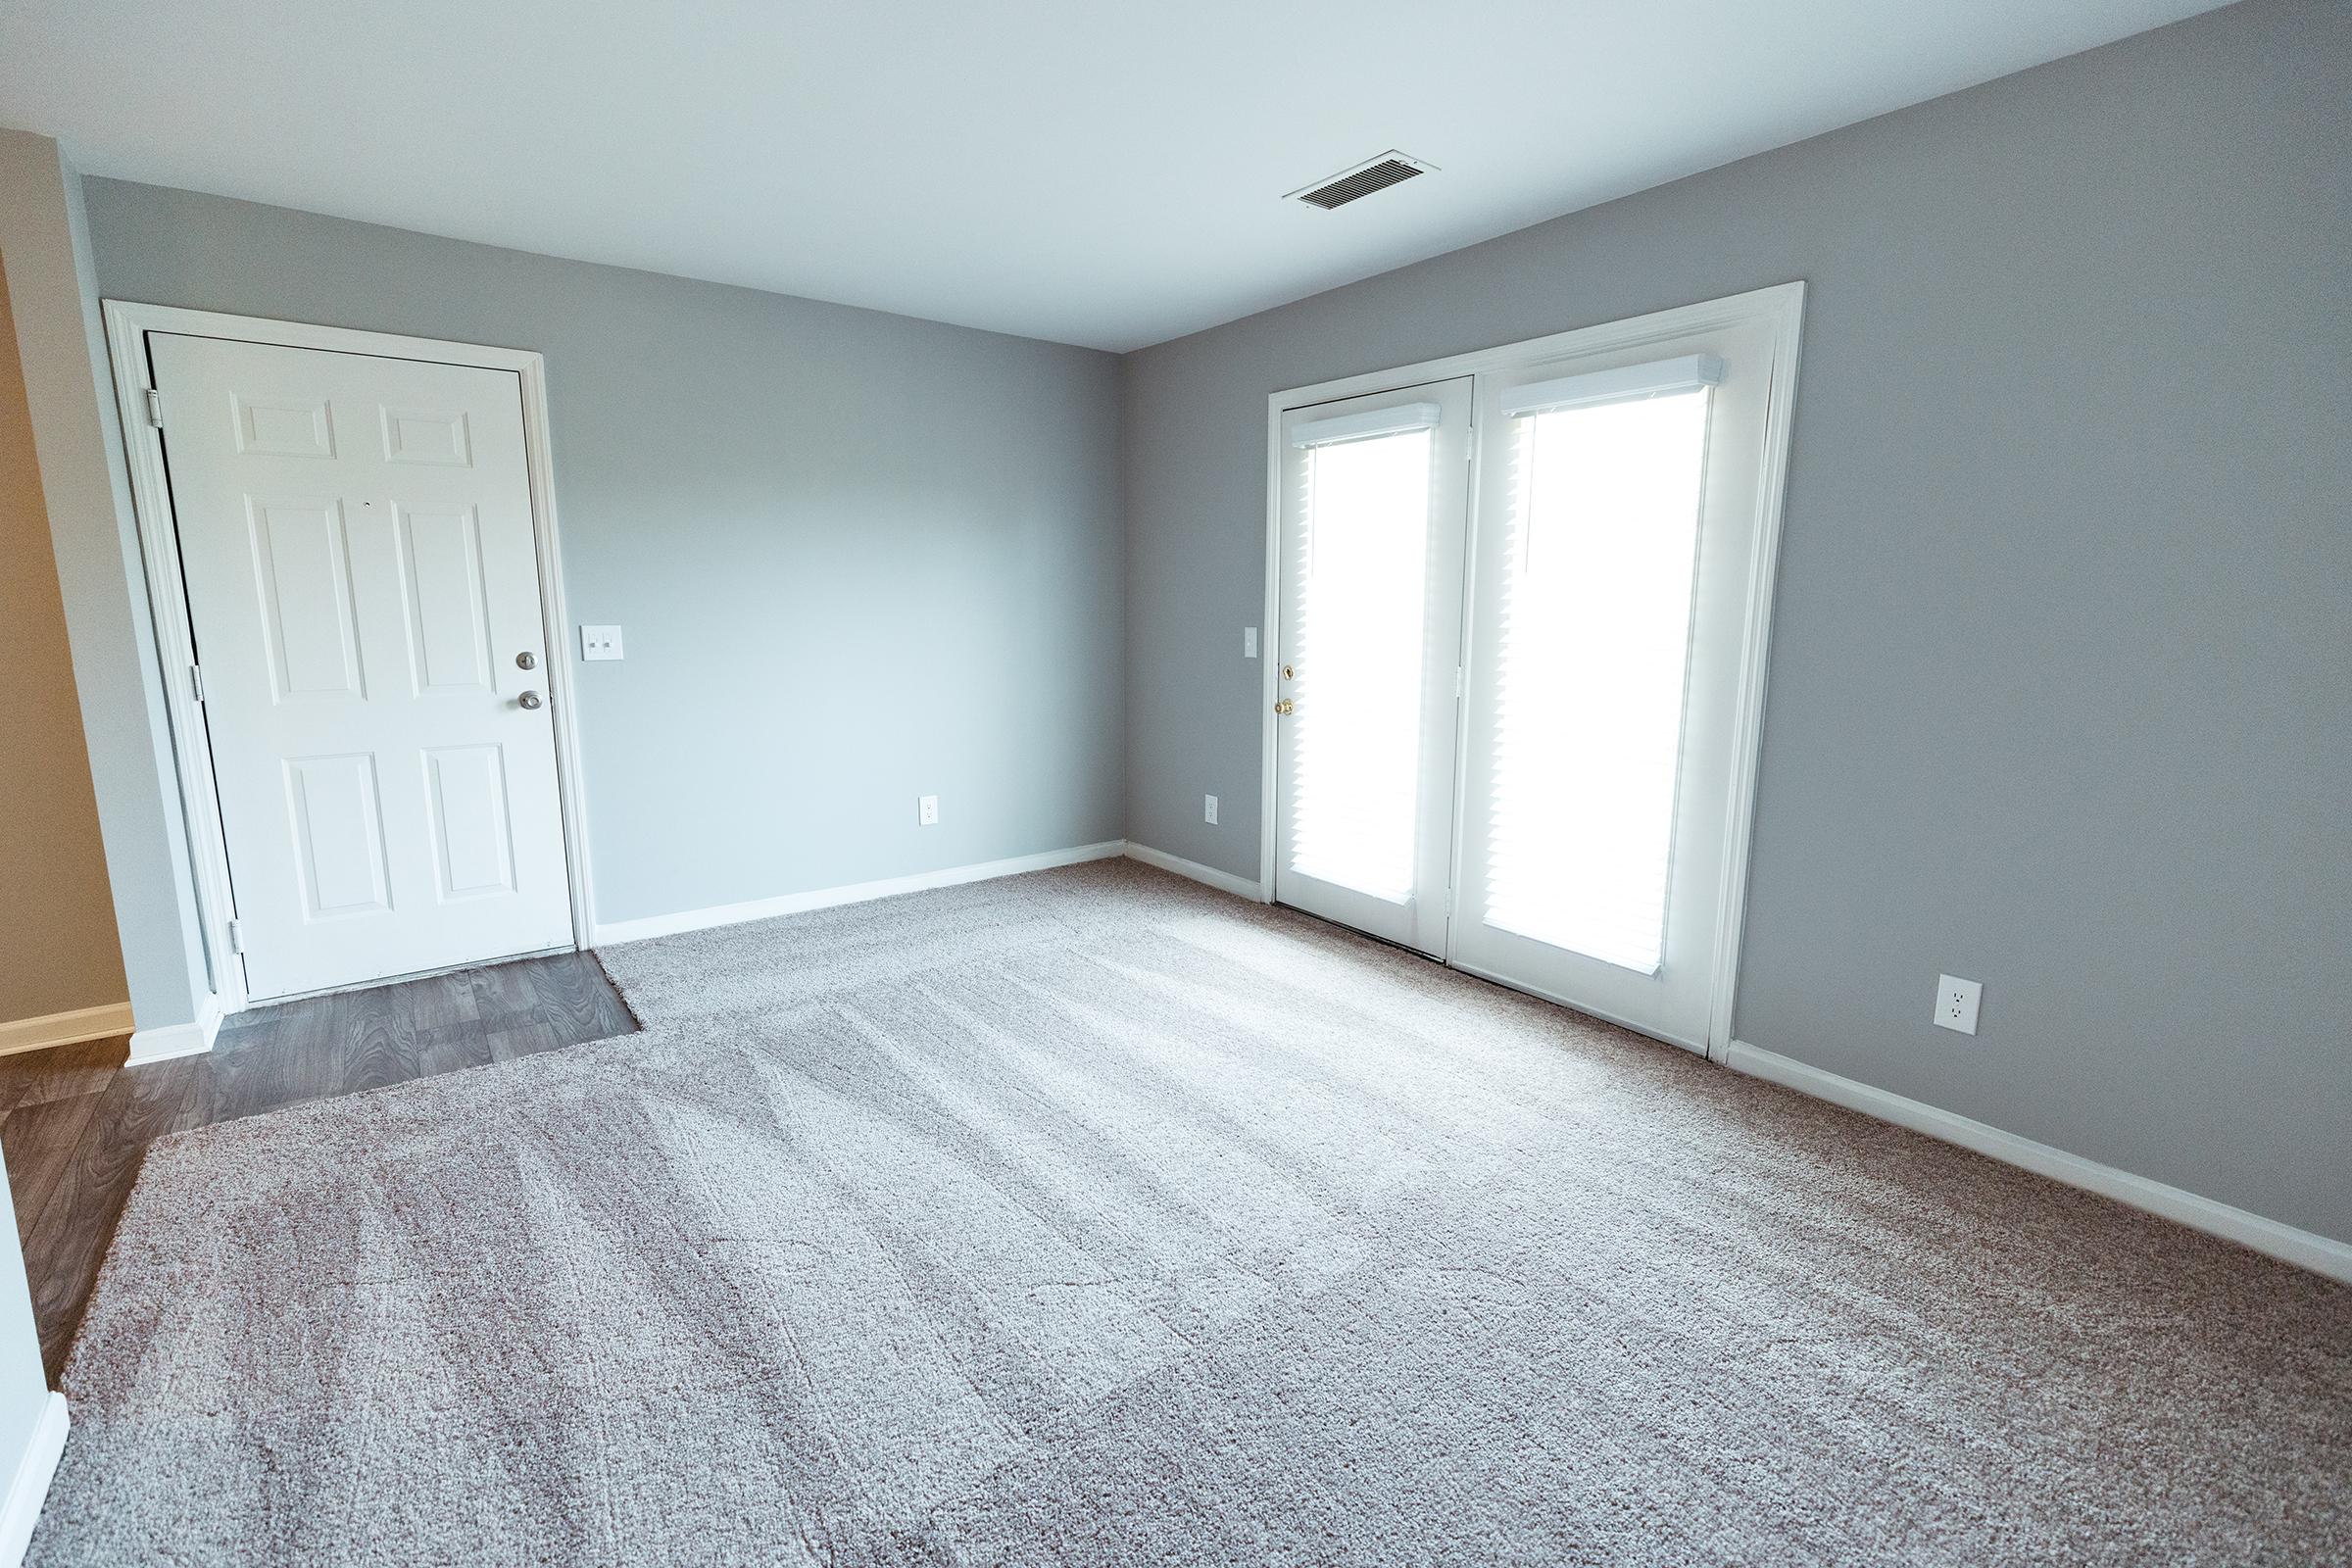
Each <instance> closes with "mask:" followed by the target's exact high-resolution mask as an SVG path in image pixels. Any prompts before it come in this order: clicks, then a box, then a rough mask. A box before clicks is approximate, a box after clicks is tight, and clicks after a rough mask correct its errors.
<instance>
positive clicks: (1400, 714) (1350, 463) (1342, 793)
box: [1287, 430, 1431, 903]
mask: <svg viewBox="0 0 2352 1568" xmlns="http://www.w3.org/2000/svg"><path fill="white" fill-rule="evenodd" d="M1430 443H1431V434H1430V432H1429V431H1427V430H1413V431H1408V432H1406V433H1404V434H1401V435H1389V436H1380V437H1377V438H1374V439H1370V440H1363V441H1346V442H1340V443H1337V444H1334V445H1330V446H1319V447H1310V448H1308V449H1307V452H1306V461H1305V464H1304V468H1305V475H1304V483H1305V485H1306V494H1305V497H1304V503H1303V507H1302V509H1301V512H1300V515H1301V516H1302V517H1303V519H1304V526H1303V527H1301V528H1300V529H1299V543H1298V549H1299V560H1298V561H1297V562H1295V563H1294V564H1293V565H1294V568H1295V570H1296V572H1297V577H1296V580H1297V581H1298V582H1299V585H1300V588H1299V611H1298V614H1299V625H1298V629H1297V633H1296V636H1295V638H1294V641H1293V649H1294V653H1293V655H1292V662H1293V663H1294V665H1295V667H1296V668H1297V670H1298V675H1297V678H1296V679H1294V680H1292V681H1291V682H1289V683H1288V688H1287V694H1288V695H1289V696H1290V697H1291V698H1292V700H1293V701H1294V702H1295V703H1296V704H1297V711H1296V713H1295V714H1294V716H1293V718H1292V721H1291V722H1292V723H1293V725H1294V726H1295V732H1294V734H1293V736H1292V745H1293V748H1294V751H1293V757H1294V763H1295V765H1294V767H1293V771H1292V777H1291V792H1292V793H1291V810H1292V816H1291V820H1292V822H1293V823H1294V824H1295V826H1294V829H1293V834H1292V846H1291V867H1292V869H1294V870H1296V871H1299V872H1300V873H1301V874H1303V875H1306V876H1311V877H1316V878H1319V879H1320V880H1322V881H1325V882H1332V883H1337V884H1338V885H1340V886H1342V887H1347V888H1353V889H1355V890H1357V891H1358V892H1362V893H1368V894H1371V895H1373V896H1374V897H1376V898H1383V899H1388V900H1391V901H1393V902H1397V903H1402V902H1403V901H1405V900H1406V899H1408V898H1410V897H1411V896H1412V893H1413V860H1414V854H1413V852H1414V824H1415V820H1416V809H1417V806H1418V799H1417V797H1418V790H1419V779H1420V775H1421V703H1422V695H1423V694H1422V690H1421V685H1422V668H1423V664H1424V658H1423V649H1422V646H1421V642H1422V628H1423V612H1424V598H1425V594H1426V585H1427V580H1428V571H1429V559H1428V558H1429V534H1430V529H1429V511H1430V471H1429V466H1430Z"/></svg>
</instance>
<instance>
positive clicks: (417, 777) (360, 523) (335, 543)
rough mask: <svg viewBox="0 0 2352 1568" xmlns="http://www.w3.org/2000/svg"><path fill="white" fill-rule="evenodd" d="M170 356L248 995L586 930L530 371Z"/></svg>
mask: <svg viewBox="0 0 2352 1568" xmlns="http://www.w3.org/2000/svg"><path fill="white" fill-rule="evenodd" d="M148 351H149V355H150V359H151V363H152V365H153V368H154V372H155V379H156V386H157V388H158V390H159V391H161V392H162V394H163V397H164V407H165V411H166V415H167V424H166V428H165V433H164V446H165V463H166V466H167V468H168V470H169V472H170V476H171V483H172V507H173V511H174V514H175V515H176V520H177V526H178V534H179V544H180V556H181V564H182V569H183V573H184V576H185V580H186V583H187V591H188V609H189V616H190V621H191V624H192V626H193V628H194V631H195V637H196V650H197V658H198V660H199V662H200V663H201V665H202V667H203V670H204V685H205V721H206V728H207V730H208V732H209V734H210V737H211V745H212V754H213V764H214V774H215V779H216V781H217V784H218V787H219V794H220V801H221V826H222V832H223V836H224V837H225V839H226V841H227V846H228V858H229V876H230V883H231V888H232V892H233V896H234V899H235V902H236V917H237V920H238V922H239V927H240V933H241V935H242V938H243V947H244V962H245V966H246V989H247V994H248V995H249V996H252V997H254V998H257V999H260V998H269V997H275V996H284V995H289V994H292V993H295V992H303V991H314V990H322V989H326V988H329V987H333V986H341V985H352V984H358V983H362V982H365V981H368V980H372V979H379V978H382V977H385V976H388V975H397V974H407V973H413V972H415V971H417V970H422V969H433V968H441V967H446V966H450V965H454V964H462V963H467V962H474V961H478V960H481V959H486V958H496V957H502V956H509V955H513V954H517V953H528V952H535V951H540V950H544V949H547V948H553V947H562V946H567V945H569V944H570V943H571V941H572V940H573V932H572V928H571V910H570V892H569V884H568V881H567V878H566V871H565V863H564V838H563V826H562V813H561V806H560V799H559V794H558V784H557V775H556V762H555V740H554V730H553V726H552V722H551V713H552V710H551V709H550V708H549V707H548V706H547V704H546V701H545V699H546V697H547V682H546V666H545V661H546V658H547V655H548V648H547V643H546V634H545V629H544V624H543V617H542V614H541V606H540V595H539V575H538V557H537V547H536V542H535V539H534V536H533V532H532V521H531V505H530V481H529V476H528V469H527V466H526V465H525V460H524V452H523V433H522V404H521V388H520V384H519V381H518V378H517V377H516V376H515V374H514V373H513V372H511V371H504V370H490V369H482V368H471V367H463V366H451V365H438V364H431V363H426V362H422V361H414V360H391V359H379V358H375V357H372V356H368V355H358V354H340V353H326V352H321V351H317V350H310V349H292V348H283V347H278V346H275V345H265V344H254V343H240V342H232V341H227V340H223V339H216V338H199V337H190V336H185V335H181V334H176V333H162V332H157V333H151V334H149V337H148ZM525 655H527V656H528V657H529V662H530V664H531V666H532V667H531V668H529V669H525V668H523V667H521V666H520V656H525ZM526 692H528V693H532V694H534V696H533V699H532V700H533V701H534V702H535V703H536V704H537V706H536V707H528V708H526V707H525V706H523V702H522V698H523V695H524V694H525V693H526Z"/></svg>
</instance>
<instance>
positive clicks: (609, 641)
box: [580, 626, 620, 659]
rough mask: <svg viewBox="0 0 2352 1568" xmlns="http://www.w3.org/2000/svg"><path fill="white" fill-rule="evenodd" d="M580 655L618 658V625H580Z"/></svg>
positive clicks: (586, 657)
mask: <svg viewBox="0 0 2352 1568" xmlns="http://www.w3.org/2000/svg"><path fill="white" fill-rule="evenodd" d="M580 657H581V658H582V659H618V658H619V657H620V628H619V627H618V626H582V627H581V628H580Z"/></svg>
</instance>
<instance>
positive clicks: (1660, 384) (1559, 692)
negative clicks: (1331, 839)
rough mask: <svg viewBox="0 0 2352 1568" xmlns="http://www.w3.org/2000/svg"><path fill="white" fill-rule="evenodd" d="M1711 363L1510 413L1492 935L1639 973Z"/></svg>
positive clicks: (1607, 377)
mask: <svg viewBox="0 0 2352 1568" xmlns="http://www.w3.org/2000/svg"><path fill="white" fill-rule="evenodd" d="M1722 376H1723V367H1722V364H1721V363H1720V362H1719V361H1716V360H1713V359H1711V358H1708V357H1706V356H1694V357H1691V358H1688V359H1682V360H1676V361H1671V362H1667V363H1663V364H1656V365H1647V366H1636V367H1631V368H1623V369H1614V370H1603V371H1596V372H1593V373H1590V374H1586V375H1577V376H1567V377H1562V378H1559V379H1555V380H1550V381H1541V382H1534V383H1530V384H1528V385H1524V386H1520V387H1517V388H1514V389H1511V390H1509V391H1506V392H1505V393H1504V394H1503V396H1502V399H1501V402H1500V405H1499V412H1500V414H1501V415H1502V416H1503V419H1504V428H1503V429H1502V430H1501V431H1499V432H1497V433H1498V434H1499V435H1500V437H1501V446H1502V454H1501V457H1502V471H1501V473H1500V475H1499V476H1498V479H1499V482H1500V483H1501V484H1502V486H1503V487H1504V494H1505V497H1506V498H1507V499H1506V503H1505V506H1504V509H1503V513H1502V527H1503V537H1502V539H1501V540H1500V549H1501V550H1502V552H1503V560H1502V562H1501V564H1500V582H1499V597H1498V600H1497V603H1496V605H1495V621H1496V624H1495V625H1494V626H1493V627H1492V628H1491V631H1490V632H1489V635H1490V637H1491V639H1492V648H1493V662H1492V665H1491V669H1490V681H1491V692H1490V693H1488V694H1486V695H1488V696H1489V698H1490V700H1491V701H1492V702H1493V704H1494V705H1495V706H1494V721H1493V723H1492V725H1491V727H1489V729H1488V733H1489V734H1490V735H1491V737H1492V746H1493V756H1492V757H1491V758H1490V759H1489V764H1490V765H1489V767H1488V768H1487V769H1486V770H1485V771H1486V777H1487V780H1488V783H1489V786H1490V792H1491V799H1490V800H1488V801H1487V802H1486V803H1485V807H1486V809H1487V811H1488V812H1489V813H1490V815H1489V829H1488V832H1487V834H1486V863H1485V865H1484V867H1483V871H1484V878H1483V883H1484V893H1485V897H1484V907H1483V908H1482V909H1481V910H1480V917H1481V918H1482V919H1484V920H1485V921H1486V922H1487V923H1488V924H1489V925H1492V926H1495V927H1496V928H1498V929H1500V930H1504V931H1508V932H1512V933H1515V934H1517V935H1520V936H1524V937H1527V938H1530V939H1532V940H1534V941H1537V942H1541V943H1544V944H1546V945H1549V946H1551V947H1555V948H1560V949H1564V950H1566V951H1568V952H1572V953H1578V954H1583V955H1585V956H1589V957H1593V958H1596V959H1599V960H1601V961H1602V962H1604V963H1609V964H1614V965H1617V966H1620V967H1622V968H1625V969H1630V970H1633V971H1635V972H1637V973H1641V974H1655V973H1656V972H1657V970H1658V968H1659V966H1660V963H1661V961H1662V958H1663V956H1664V943H1665V932H1666V901H1667V892H1668V887H1669V883H1670V870H1671V861H1672V855H1673V848H1674V824H1675V793H1676V784H1677V778H1678V771H1679V763H1680V760H1681V754H1682V735H1683V715H1684V685H1685V677H1686V673H1687V669H1688V664H1689V656H1690V649H1691V610H1692V598H1693V596H1692V588H1693V583H1694V580H1695V568H1696V563H1697V558H1698V536H1699V517H1700V506H1701V492H1702V481H1703V476H1704V472H1705V462H1706V449H1707V426H1708V415H1709V410H1710V405H1711V389H1712V388H1713V387H1714V385H1715V384H1716V383H1717V382H1719V381H1720V380H1721V379H1722Z"/></svg>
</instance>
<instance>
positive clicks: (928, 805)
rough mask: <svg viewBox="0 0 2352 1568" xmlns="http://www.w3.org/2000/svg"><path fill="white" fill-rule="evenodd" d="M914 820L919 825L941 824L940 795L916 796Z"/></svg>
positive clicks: (935, 825)
mask: <svg viewBox="0 0 2352 1568" xmlns="http://www.w3.org/2000/svg"><path fill="white" fill-rule="evenodd" d="M914 821H915V825H916V826H917V827H937V826H939V797H938V796H936V795H918V796H916V797H915V798H914Z"/></svg>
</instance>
